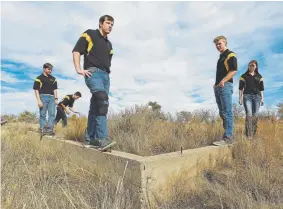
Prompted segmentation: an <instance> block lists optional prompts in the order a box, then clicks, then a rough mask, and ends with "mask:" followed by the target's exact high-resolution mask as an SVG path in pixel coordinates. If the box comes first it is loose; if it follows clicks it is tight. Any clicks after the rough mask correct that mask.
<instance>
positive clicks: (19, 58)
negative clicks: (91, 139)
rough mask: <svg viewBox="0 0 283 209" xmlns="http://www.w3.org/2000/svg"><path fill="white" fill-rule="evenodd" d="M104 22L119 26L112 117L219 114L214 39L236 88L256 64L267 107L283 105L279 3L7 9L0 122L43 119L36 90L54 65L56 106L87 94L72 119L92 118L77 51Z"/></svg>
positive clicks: (9, 5) (8, 5) (24, 5)
mask: <svg viewBox="0 0 283 209" xmlns="http://www.w3.org/2000/svg"><path fill="white" fill-rule="evenodd" d="M103 14H110V15H112V16H113V17H114V18H115V24H114V28H113V31H112V33H111V34H110V36H109V39H110V40H111V42H112V44H113V48H114V56H113V60H112V68H111V70H112V73H111V74H110V78H111V87H110V92H111V93H110V109H111V111H120V110H121V109H124V108H125V107H130V106H133V105H135V104H146V103H147V102H148V101H157V102H158V103H159V104H161V105H162V108H163V110H164V111H166V112H171V113H175V112H176V111H181V110H187V111H191V110H194V109H197V108H215V107H216V104H215V99H214V94H213V88H212V87H213V84H214V80H215V70H216V62H217V59H218V57H219V53H218V52H217V50H216V49H215V46H214V44H213V38H214V37H215V36H217V35H225V36H226V37H227V38H228V47H229V49H230V50H232V51H234V52H235V53H236V54H237V57H238V66H239V72H238V73H237V75H236V77H235V82H234V96H233V101H234V102H235V103H237V102H238V80H239V77H240V75H241V74H242V73H244V72H245V71H246V69H247V65H248V62H249V61H250V60H251V59H256V60H258V62H259V69H260V72H261V74H262V75H263V77H264V82H265V89H266V90H265V104H266V105H265V107H274V106H275V105H276V104H277V103H278V102H280V101H282V100H283V62H282V60H283V3H282V2H217V3H214V2H111V3H110V2H2V8H1V112H2V114H4V113H15V114H17V113H19V112H22V111H24V110H28V111H32V112H37V111H38V108H37V104H36V99H35V96H34V92H33V89H32V86H33V82H34V79H35V77H36V76H38V75H40V74H41V73H42V65H43V63H45V62H50V63H52V64H53V65H54V70H53V75H54V76H55V77H56V78H57V80H58V87H59V89H58V91H59V100H60V99H61V98H62V97H64V96H65V95H66V94H71V93H74V92H75V91H81V92H82V94H83V98H81V99H79V100H77V101H76V103H75V106H74V107H75V109H77V110H79V111H80V112H82V113H83V114H87V112H88V107H89V99H90V97H91V95H90V93H89V90H88V88H87V87H86V85H85V83H84V78H83V77H82V76H80V75H78V74H76V72H75V69H74V67H73V62H72V49H73V47H74V44H75V43H76V41H77V39H78V38H79V37H80V35H81V33H83V32H84V31H85V30H86V29H89V28H91V29H96V28H97V26H98V19H99V17H100V16H102V15H103Z"/></svg>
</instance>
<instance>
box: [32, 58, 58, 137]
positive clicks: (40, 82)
mask: <svg viewBox="0 0 283 209" xmlns="http://www.w3.org/2000/svg"><path fill="white" fill-rule="evenodd" d="M52 69H53V66H52V65H51V64H50V63H45V64H44V65H43V72H42V74H41V75H40V76H38V77H37V78H36V79H35V81H34V84H33V89H34V92H35V96H36V100H37V105H38V107H39V113H40V119H39V124H40V132H41V133H43V134H49V135H54V132H53V126H54V123H53V122H54V118H55V106H56V104H57V101H58V98H57V81H56V78H55V77H53V76H52V75H51V72H52ZM47 112H48V124H47V126H46V114H47Z"/></svg>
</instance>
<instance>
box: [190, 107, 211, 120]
mask: <svg viewBox="0 0 283 209" xmlns="http://www.w3.org/2000/svg"><path fill="white" fill-rule="evenodd" d="M193 118H194V120H198V121H200V122H211V121H214V120H216V116H215V112H214V111H213V110H210V109H203V108H202V109H198V110H195V111H194V113H193Z"/></svg>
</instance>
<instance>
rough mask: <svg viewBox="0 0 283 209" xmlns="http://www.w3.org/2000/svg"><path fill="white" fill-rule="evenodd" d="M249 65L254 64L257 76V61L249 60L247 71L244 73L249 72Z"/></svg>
mask: <svg viewBox="0 0 283 209" xmlns="http://www.w3.org/2000/svg"><path fill="white" fill-rule="evenodd" d="M251 63H254V64H256V68H255V72H256V73H257V74H258V64H257V61H256V60H251V61H250V62H249V64H248V69H247V71H246V73H248V72H249V66H250V64H251Z"/></svg>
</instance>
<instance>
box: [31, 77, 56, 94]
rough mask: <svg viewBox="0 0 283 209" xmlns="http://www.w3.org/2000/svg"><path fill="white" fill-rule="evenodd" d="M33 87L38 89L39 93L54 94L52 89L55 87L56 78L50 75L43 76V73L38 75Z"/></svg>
mask: <svg viewBox="0 0 283 209" xmlns="http://www.w3.org/2000/svg"><path fill="white" fill-rule="evenodd" d="M33 89H34V90H38V91H39V94H51V95H54V90H55V89H57V81H56V78H55V77H53V76H52V75H48V76H45V75H44V74H43V73H42V74H41V75H40V76H38V77H37V78H36V79H35V81H34V83H33Z"/></svg>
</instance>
